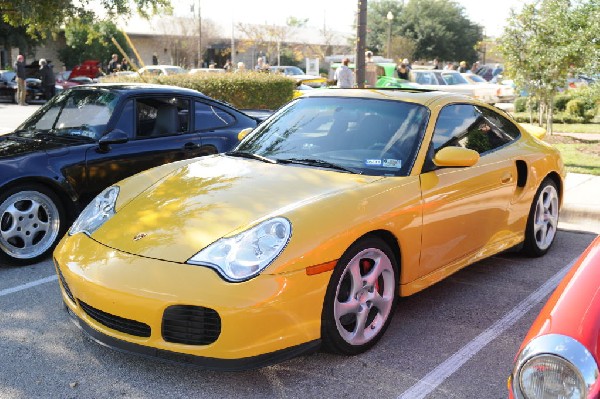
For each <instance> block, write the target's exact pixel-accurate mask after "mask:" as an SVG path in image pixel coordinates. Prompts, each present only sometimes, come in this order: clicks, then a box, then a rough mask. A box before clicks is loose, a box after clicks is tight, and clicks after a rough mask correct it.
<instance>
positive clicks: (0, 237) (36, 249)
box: [0, 191, 60, 259]
mask: <svg viewBox="0 0 600 399" xmlns="http://www.w3.org/2000/svg"><path fill="white" fill-rule="evenodd" d="M59 230H60V214H59V211H58V208H57V207H56V204H55V203H54V202H53V201H52V200H51V199H50V198H49V197H48V196H47V195H45V194H43V193H40V192H38V191H21V192H18V193H16V194H13V195H11V196H10V197H8V198H7V199H6V200H5V201H4V202H3V203H2V204H0V248H1V249H2V250H3V251H4V252H5V253H6V254H7V255H8V256H10V257H12V258H16V259H31V258H35V257H36V256H39V255H42V254H43V253H44V252H46V251H47V250H48V249H49V248H50V247H51V246H52V245H53V244H54V242H55V241H56V238H57V237H58V233H59Z"/></svg>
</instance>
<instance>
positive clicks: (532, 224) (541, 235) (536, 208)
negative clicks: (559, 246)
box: [523, 179, 560, 256]
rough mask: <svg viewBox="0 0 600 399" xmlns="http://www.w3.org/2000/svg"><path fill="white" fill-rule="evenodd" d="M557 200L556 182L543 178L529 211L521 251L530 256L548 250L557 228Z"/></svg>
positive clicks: (540, 254) (538, 254)
mask: <svg viewBox="0 0 600 399" xmlns="http://www.w3.org/2000/svg"><path fill="white" fill-rule="evenodd" d="M559 202H560V201H559V196H558V190H557V188H556V183H554V182H553V181H552V180H550V179H544V181H543V182H542V184H541V185H540V187H539V189H538V191H537V193H536V194H535V199H534V200H533V204H532V205H531V210H530V211H529V218H528V220H527V228H526V230H525V242H524V245H523V252H525V253H526V254H528V255H530V256H542V255H544V254H545V253H546V252H548V250H549V249H550V247H551V246H552V243H553V242H554V238H555V237H556V232H557V229H558V213H559V209H558V208H559Z"/></svg>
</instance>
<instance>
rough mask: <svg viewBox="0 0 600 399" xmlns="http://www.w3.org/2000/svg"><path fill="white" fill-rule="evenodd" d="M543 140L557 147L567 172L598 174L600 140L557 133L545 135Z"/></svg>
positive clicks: (599, 174) (599, 171)
mask: <svg viewBox="0 0 600 399" xmlns="http://www.w3.org/2000/svg"><path fill="white" fill-rule="evenodd" d="M580 133H581V132H580ZM544 140H545V141H547V142H549V143H550V144H552V145H554V146H555V147H556V148H558V150H559V151H560V153H561V155H562V158H563V162H564V163H565V167H566V169H567V172H572V173H585V174H590V175H596V176H600V140H584V139H581V138H574V137H569V136H558V135H552V136H546V137H545V138H544Z"/></svg>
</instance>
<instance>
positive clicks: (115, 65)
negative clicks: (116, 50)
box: [108, 54, 119, 74]
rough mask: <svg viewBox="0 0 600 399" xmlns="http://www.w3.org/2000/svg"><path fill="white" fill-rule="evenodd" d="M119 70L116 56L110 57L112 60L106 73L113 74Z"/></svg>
mask: <svg viewBox="0 0 600 399" xmlns="http://www.w3.org/2000/svg"><path fill="white" fill-rule="evenodd" d="M118 70H119V57H118V56H117V55H116V54H113V55H112V59H111V60H110V62H109V63H108V73H109V74H111V73H115V72H117V71H118Z"/></svg>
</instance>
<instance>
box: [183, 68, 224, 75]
mask: <svg viewBox="0 0 600 399" xmlns="http://www.w3.org/2000/svg"><path fill="white" fill-rule="evenodd" d="M188 73H190V74H195V73H225V69H223V68H192V69H190V71H189V72H188Z"/></svg>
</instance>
